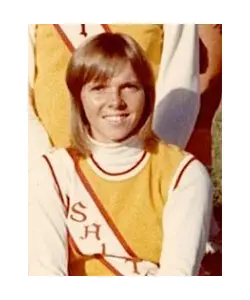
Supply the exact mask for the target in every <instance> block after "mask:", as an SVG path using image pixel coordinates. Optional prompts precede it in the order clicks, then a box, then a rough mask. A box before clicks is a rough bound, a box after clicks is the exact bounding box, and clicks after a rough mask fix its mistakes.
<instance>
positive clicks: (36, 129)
mask: <svg viewBox="0 0 250 300" xmlns="http://www.w3.org/2000/svg"><path fill="white" fill-rule="evenodd" d="M35 30H36V26H35V24H33V25H29V27H28V55H29V72H28V81H29V89H30V92H31V93H33V86H34V79H35V57H34V47H35V36H36V35H35ZM30 97H31V98H32V95H30ZM32 101H33V100H32V99H29V101H28V128H29V137H28V138H29V139H28V143H29V144H28V151H29V153H28V163H29V170H30V169H31V168H32V167H33V166H34V165H35V163H36V161H37V160H38V159H39V157H40V156H41V155H42V154H44V153H45V152H47V151H48V150H49V149H51V147H52V145H51V142H50V140H49V136H48V134H47V131H46V129H45V128H44V127H43V125H42V123H41V122H40V120H39V118H38V116H37V115H36V113H35V111H34V108H33V105H32Z"/></svg>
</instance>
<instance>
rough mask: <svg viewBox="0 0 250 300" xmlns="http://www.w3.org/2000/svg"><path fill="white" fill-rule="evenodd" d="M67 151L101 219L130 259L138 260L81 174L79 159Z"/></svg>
mask: <svg viewBox="0 0 250 300" xmlns="http://www.w3.org/2000/svg"><path fill="white" fill-rule="evenodd" d="M67 150H68V153H69V155H70V156H71V157H72V159H73V161H74V162H75V167H76V171H77V173H78V175H79V177H80V179H81V181H82V183H83V184H84V186H85V188H86V190H87V191H88V193H89V194H90V196H91V198H92V199H93V200H94V202H95V204H96V206H97V207H98V209H99V210H100V212H101V214H102V215H103V217H104V218H105V220H106V221H107V223H108V225H109V226H110V228H111V229H112V231H113V232H114V234H115V236H116V237H117V238H118V240H119V241H120V243H121V244H122V246H123V247H124V249H125V250H126V251H127V253H128V254H129V255H130V256H131V257H134V258H138V257H137V255H136V254H135V253H134V251H133V250H132V249H131V248H130V247H129V245H128V244H127V242H126V241H125V239H124V238H123V236H122V235H121V233H120V232H119V230H118V228H117V227H116V225H115V223H114V222H113V220H112V219H111V217H110V216H109V214H108V213H107V211H106V210H105V208H104V207H103V205H102V203H101V201H100V200H99V198H98V196H97V195H96V193H95V192H94V190H93V189H92V187H91V185H90V183H89V182H88V180H87V178H86V177H85V175H84V174H83V172H82V170H81V168H80V166H79V159H77V158H79V156H75V155H74V152H73V151H70V149H67Z"/></svg>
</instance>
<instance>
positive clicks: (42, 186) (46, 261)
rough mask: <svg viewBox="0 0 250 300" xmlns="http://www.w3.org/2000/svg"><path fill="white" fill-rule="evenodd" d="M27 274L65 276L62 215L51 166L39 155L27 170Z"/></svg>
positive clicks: (63, 212) (65, 262)
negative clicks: (33, 166) (31, 167)
mask: <svg viewBox="0 0 250 300" xmlns="http://www.w3.org/2000/svg"><path fill="white" fill-rule="evenodd" d="M28 232H29V246H28V247H29V275H30V276H50V275H57V276H65V275H67V265H68V252H67V251H68V250H67V249H68V243H67V229H66V217H65V211H64V206H63V203H62V201H61V199H60V197H59V194H58V190H57V186H56V184H55V182H54V179H53V176H52V173H51V170H50V169H49V167H48V164H47V163H46V161H45V160H44V159H43V158H40V161H39V162H37V165H36V168H33V169H32V172H30V174H29V230H28Z"/></svg>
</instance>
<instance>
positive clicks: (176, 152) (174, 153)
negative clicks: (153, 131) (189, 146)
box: [153, 140, 188, 165]
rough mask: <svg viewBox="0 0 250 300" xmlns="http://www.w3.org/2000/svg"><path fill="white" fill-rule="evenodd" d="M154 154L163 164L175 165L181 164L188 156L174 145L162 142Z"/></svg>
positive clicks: (160, 141)
mask: <svg viewBox="0 0 250 300" xmlns="http://www.w3.org/2000/svg"><path fill="white" fill-rule="evenodd" d="M153 154H154V155H155V156H156V157H158V159H160V160H161V161H162V162H165V163H168V164H174V165H175V164H179V163H180V162H181V161H182V159H183V158H184V157H185V156H187V155H188V153H187V152H185V151H184V150H183V149H181V148H180V147H178V146H176V145H173V144H167V143H165V142H164V141H162V140H159V141H158V142H157V144H156V147H155V151H154V152H153Z"/></svg>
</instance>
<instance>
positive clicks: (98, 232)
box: [81, 223, 101, 241]
mask: <svg viewBox="0 0 250 300" xmlns="http://www.w3.org/2000/svg"><path fill="white" fill-rule="evenodd" d="M91 226H93V227H94V229H92V230H90V229H89V227H91ZM84 228H85V236H84V237H82V236H81V239H83V240H84V239H86V238H87V237H88V235H89V233H93V234H95V237H96V239H97V240H98V241H99V240H100V228H101V225H98V224H95V223H93V224H92V225H88V226H84Z"/></svg>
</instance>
